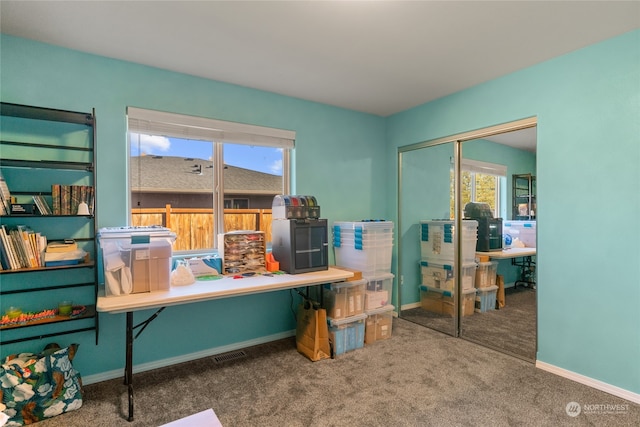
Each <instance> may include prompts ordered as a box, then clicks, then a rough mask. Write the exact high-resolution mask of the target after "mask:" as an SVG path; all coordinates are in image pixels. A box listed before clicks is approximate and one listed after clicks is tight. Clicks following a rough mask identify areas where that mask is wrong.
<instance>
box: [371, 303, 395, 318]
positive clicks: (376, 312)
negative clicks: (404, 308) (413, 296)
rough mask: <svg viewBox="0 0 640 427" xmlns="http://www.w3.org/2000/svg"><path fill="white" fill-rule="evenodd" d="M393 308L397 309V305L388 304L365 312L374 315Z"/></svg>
mask: <svg viewBox="0 0 640 427" xmlns="http://www.w3.org/2000/svg"><path fill="white" fill-rule="evenodd" d="M393 310H395V306H393V305H391V304H387V305H385V306H383V307H378V308H374V309H373V310H367V311H366V312H365V313H366V315H367V316H373V315H374V314H383V313H386V312H388V311H393Z"/></svg>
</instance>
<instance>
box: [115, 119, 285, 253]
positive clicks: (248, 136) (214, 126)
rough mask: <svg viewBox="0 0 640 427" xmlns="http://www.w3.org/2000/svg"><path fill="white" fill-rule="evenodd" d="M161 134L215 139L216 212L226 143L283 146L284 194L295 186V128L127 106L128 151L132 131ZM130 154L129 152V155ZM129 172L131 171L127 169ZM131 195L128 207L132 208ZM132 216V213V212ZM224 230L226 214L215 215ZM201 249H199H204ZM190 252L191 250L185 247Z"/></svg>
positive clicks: (221, 202) (219, 209) (220, 208)
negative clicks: (292, 164)
mask: <svg viewBox="0 0 640 427" xmlns="http://www.w3.org/2000/svg"><path fill="white" fill-rule="evenodd" d="M132 132H133V133H140V134H147V135H161V136H166V137H173V138H182V139H193V140H203V141H211V142H212V143H213V158H214V174H215V181H214V183H215V185H214V191H213V192H214V195H213V210H214V212H224V174H223V171H224V155H223V146H224V144H225V143H232V144H246V145H253V146H265V147H273V148H282V180H283V194H288V193H289V192H290V191H289V190H290V188H291V176H290V175H291V167H290V165H291V161H290V154H291V150H293V149H294V148H295V139H296V133H295V131H292V130H285V129H277V128H271V127H265V126H257V125H250V124H245V123H238V122H229V121H224V120H218V119H212V118H207V117H200V116H190V115H184V114H177V113H170V112H165V111H158V110H149V109H143V108H138V107H127V153H130V152H131V141H130V137H129V136H130V134H131V133H132ZM128 158H129V155H128V156H127V159H128ZM127 175H129V174H128V173H127ZM127 182H128V190H129V195H130V194H131V177H130V176H127ZM130 204H131V202H130V197H127V210H128V212H129V213H130V212H131V206H130ZM129 218H131V217H130V215H129ZM221 230H224V215H215V224H214V231H213V232H214V239H213V242H214V247H213V248H211V249H216V245H217V239H216V238H215V236H216V235H217V234H219V233H221V232H222V231H221ZM202 251H203V250H197V251H195V252H202ZM185 252H190V251H185Z"/></svg>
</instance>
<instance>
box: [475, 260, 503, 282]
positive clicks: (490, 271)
mask: <svg viewBox="0 0 640 427" xmlns="http://www.w3.org/2000/svg"><path fill="white" fill-rule="evenodd" d="M497 272H498V262H497V261H489V262H479V263H478V268H477V269H476V282H475V286H476V288H478V289H480V288H488V287H489V286H495V285H496V274H497Z"/></svg>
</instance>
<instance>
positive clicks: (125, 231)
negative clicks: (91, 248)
mask: <svg viewBox="0 0 640 427" xmlns="http://www.w3.org/2000/svg"><path fill="white" fill-rule="evenodd" d="M138 235H150V236H154V237H156V236H159V237H175V236H176V234H175V233H173V232H172V231H171V229H169V228H167V227H162V226H160V225H147V226H133V225H132V226H122V227H103V228H101V229H99V230H98V237H102V238H103V239H122V238H123V237H129V236H138Z"/></svg>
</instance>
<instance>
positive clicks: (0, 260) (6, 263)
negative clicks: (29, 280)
mask: <svg viewBox="0 0 640 427" xmlns="http://www.w3.org/2000/svg"><path fill="white" fill-rule="evenodd" d="M4 242H5V239H4V237H3V236H2V231H1V230H0V264H2V269H3V270H11V269H12V268H13V266H12V264H11V259H10V258H9V252H8V250H7V248H6V247H5V243H4Z"/></svg>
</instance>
